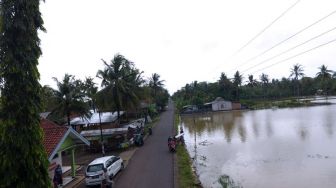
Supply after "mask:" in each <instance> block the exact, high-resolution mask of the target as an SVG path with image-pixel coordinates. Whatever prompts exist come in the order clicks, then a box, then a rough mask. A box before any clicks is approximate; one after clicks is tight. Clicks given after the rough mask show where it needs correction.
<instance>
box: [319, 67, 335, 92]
mask: <svg viewBox="0 0 336 188" xmlns="http://www.w3.org/2000/svg"><path fill="white" fill-rule="evenodd" d="M319 69H320V72H318V73H316V76H317V79H319V80H320V84H321V87H322V88H323V92H324V93H325V95H326V96H327V95H328V86H329V81H330V79H331V73H332V72H333V71H332V70H329V69H328V67H327V66H325V65H322V66H321V67H319Z"/></svg>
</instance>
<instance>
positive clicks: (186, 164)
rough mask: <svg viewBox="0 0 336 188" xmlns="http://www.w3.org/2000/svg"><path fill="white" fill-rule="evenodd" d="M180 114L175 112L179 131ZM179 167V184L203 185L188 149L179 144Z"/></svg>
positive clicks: (176, 125)
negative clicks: (199, 181)
mask: <svg viewBox="0 0 336 188" xmlns="http://www.w3.org/2000/svg"><path fill="white" fill-rule="evenodd" d="M178 125H179V115H178V114H175V121H174V126H175V128H176V132H178ZM176 154H177V168H178V176H177V178H178V185H179V187H201V185H200V184H198V183H197V182H198V181H197V177H196V175H195V173H194V172H193V169H192V161H191V159H190V156H189V154H188V151H187V149H186V148H185V147H184V146H182V145H179V146H178V147H177V148H176Z"/></svg>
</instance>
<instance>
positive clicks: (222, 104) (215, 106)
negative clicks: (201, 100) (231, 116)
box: [204, 97, 232, 111]
mask: <svg viewBox="0 0 336 188" xmlns="http://www.w3.org/2000/svg"><path fill="white" fill-rule="evenodd" d="M204 105H205V106H208V105H211V107H212V111H222V110H232V102H231V101H226V100H224V99H223V98H221V97H217V98H216V99H215V100H214V101H212V102H209V103H205V104H204Z"/></svg>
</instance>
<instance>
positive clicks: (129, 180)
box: [115, 103, 174, 188]
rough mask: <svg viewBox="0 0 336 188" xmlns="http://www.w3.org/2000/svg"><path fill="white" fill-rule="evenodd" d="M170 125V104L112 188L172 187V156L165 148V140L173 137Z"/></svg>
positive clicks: (172, 120) (172, 110)
mask: <svg viewBox="0 0 336 188" xmlns="http://www.w3.org/2000/svg"><path fill="white" fill-rule="evenodd" d="M173 123H174V108H173V105H172V103H170V104H169V106H168V110H167V111H165V112H163V113H162V114H161V117H160V120H159V122H158V123H157V125H156V127H155V128H154V129H153V135H151V136H149V137H148V138H147V140H146V141H145V145H144V146H142V147H141V148H139V149H138V150H137V151H136V153H135V154H134V156H133V157H132V159H131V160H130V162H129V164H128V166H127V168H125V169H124V170H123V171H122V172H121V173H120V175H119V177H118V178H116V182H115V187H116V188H124V187H130V188H151V187H160V188H173V187H174V169H173V167H174V165H173V154H172V153H170V152H169V151H168V147H167V138H168V136H171V135H173V130H174V129H173Z"/></svg>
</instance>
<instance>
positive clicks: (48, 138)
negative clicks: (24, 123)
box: [41, 119, 68, 157]
mask: <svg viewBox="0 0 336 188" xmlns="http://www.w3.org/2000/svg"><path fill="white" fill-rule="evenodd" d="M41 127H42V129H43V132H44V138H43V146H44V148H45V150H46V152H47V154H48V157H49V156H50V155H51V153H52V152H53V151H54V149H55V148H56V146H57V144H58V143H59V142H60V141H61V139H62V138H63V136H64V134H65V133H66V132H67V131H68V128H67V127H65V126H60V125H57V124H56V123H54V122H52V121H49V120H47V119H41Z"/></svg>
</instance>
